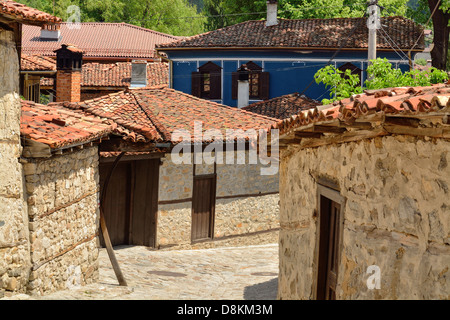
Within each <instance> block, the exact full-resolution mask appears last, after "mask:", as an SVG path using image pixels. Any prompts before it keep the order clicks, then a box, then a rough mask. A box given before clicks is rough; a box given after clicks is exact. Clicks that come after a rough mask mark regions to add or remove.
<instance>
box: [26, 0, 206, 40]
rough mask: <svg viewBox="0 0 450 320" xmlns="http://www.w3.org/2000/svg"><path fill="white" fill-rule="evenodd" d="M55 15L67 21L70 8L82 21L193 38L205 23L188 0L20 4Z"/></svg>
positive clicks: (37, 0) (40, 0)
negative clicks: (76, 10) (121, 24)
mask: <svg viewBox="0 0 450 320" xmlns="http://www.w3.org/2000/svg"><path fill="white" fill-rule="evenodd" d="M19 1H20V2H21V3H23V4H25V5H27V6H30V7H33V8H36V9H39V10H42V11H45V12H48V13H52V14H54V15H56V16H58V17H61V18H62V19H63V20H64V21H67V19H68V18H69V17H70V16H71V14H73V12H68V11H67V8H68V7H69V6H70V5H76V6H78V7H79V8H80V11H81V21H82V22H89V21H97V22H127V23H131V24H134V25H137V26H141V27H144V28H149V29H152V30H156V31H160V32H164V33H168V34H173V35H177V36H190V35H195V34H199V33H202V32H203V31H204V22H205V19H204V17H203V15H202V14H201V13H198V12H197V7H196V6H195V5H191V4H190V3H189V2H188V0H19Z"/></svg>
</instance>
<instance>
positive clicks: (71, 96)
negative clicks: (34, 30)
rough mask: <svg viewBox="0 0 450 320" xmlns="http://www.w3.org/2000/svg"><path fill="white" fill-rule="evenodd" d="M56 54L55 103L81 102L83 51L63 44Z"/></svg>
mask: <svg viewBox="0 0 450 320" xmlns="http://www.w3.org/2000/svg"><path fill="white" fill-rule="evenodd" d="M55 52H56V102H61V101H69V102H80V100H81V77H82V74H81V68H82V63H83V51H81V50H80V49H78V48H77V47H76V46H74V45H71V44H63V45H62V47H61V48H60V49H58V50H55Z"/></svg>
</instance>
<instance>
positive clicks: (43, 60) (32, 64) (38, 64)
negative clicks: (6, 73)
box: [20, 54, 56, 71]
mask: <svg viewBox="0 0 450 320" xmlns="http://www.w3.org/2000/svg"><path fill="white" fill-rule="evenodd" d="M20 69H21V70H22V71H56V62H55V60H54V59H52V58H50V57H43V56H39V55H32V56H30V55H27V54H22V61H21V65H20Z"/></svg>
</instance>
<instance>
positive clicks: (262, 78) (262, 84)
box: [259, 72, 270, 100]
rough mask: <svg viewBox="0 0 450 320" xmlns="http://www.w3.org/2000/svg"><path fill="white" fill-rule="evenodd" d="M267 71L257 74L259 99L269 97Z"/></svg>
mask: <svg viewBox="0 0 450 320" xmlns="http://www.w3.org/2000/svg"><path fill="white" fill-rule="evenodd" d="M269 88H270V87H269V73H268V72H261V73H260V74H259V98H260V99H261V100H268V99H269Z"/></svg>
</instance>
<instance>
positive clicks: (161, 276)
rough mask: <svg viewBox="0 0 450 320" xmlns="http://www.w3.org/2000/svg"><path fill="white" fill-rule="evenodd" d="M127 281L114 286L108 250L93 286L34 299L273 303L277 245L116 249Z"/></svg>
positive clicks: (104, 254) (22, 296) (115, 281)
mask: <svg viewBox="0 0 450 320" xmlns="http://www.w3.org/2000/svg"><path fill="white" fill-rule="evenodd" d="M115 253H116V256H117V259H118V261H119V263H120V266H121V268H122V272H123V274H124V276H125V278H126V280H127V282H128V287H119V286H118V285H117V280H116V277H115V275H114V271H113V270H112V267H111V264H110V261H109V258H108V255H107V252H106V250H105V249H102V250H101V252H100V279H99V282H98V283H96V284H93V285H88V286H84V287H79V288H74V289H72V290H65V291H60V292H56V293H53V294H50V295H47V296H44V297H28V296H25V295H19V296H18V297H16V299H30V298H31V299H39V300H49V299H51V300H53V299H59V300H60V299H64V300H110V299H116V300H144V299H148V300H275V299H276V297H277V280H278V245H277V244H266V245H257V246H247V247H232V248H230V247H228V248H227V247H224V248H215V249H200V250H172V251H154V250H149V249H147V248H146V247H141V246H122V247H116V248H115Z"/></svg>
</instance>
